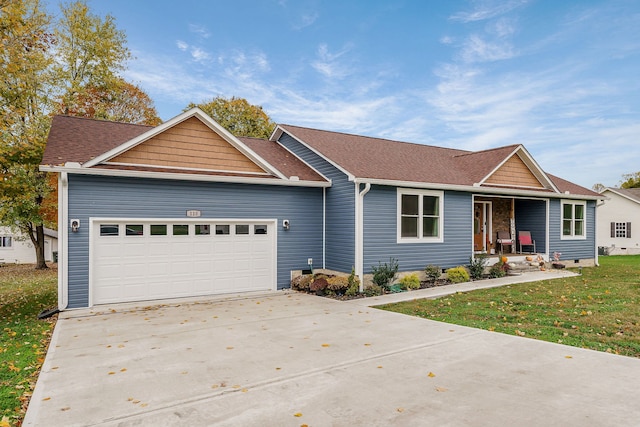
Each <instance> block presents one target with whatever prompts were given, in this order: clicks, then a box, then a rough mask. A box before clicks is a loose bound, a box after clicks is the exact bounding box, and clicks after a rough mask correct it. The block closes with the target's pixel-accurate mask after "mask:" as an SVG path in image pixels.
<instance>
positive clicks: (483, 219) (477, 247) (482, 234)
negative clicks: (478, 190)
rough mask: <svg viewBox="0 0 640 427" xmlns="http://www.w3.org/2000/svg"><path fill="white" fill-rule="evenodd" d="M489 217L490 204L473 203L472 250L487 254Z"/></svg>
mask: <svg viewBox="0 0 640 427" xmlns="http://www.w3.org/2000/svg"><path fill="white" fill-rule="evenodd" d="M490 216H491V202H475V203H474V204H473V250H474V252H487V248H488V247H489V236H490V234H489V233H490V230H489V227H488V219H490Z"/></svg>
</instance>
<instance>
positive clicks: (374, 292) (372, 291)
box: [363, 285, 382, 297]
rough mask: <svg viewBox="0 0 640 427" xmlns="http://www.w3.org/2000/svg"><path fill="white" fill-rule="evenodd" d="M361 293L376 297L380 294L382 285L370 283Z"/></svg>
mask: <svg viewBox="0 0 640 427" xmlns="http://www.w3.org/2000/svg"><path fill="white" fill-rule="evenodd" d="M363 293H364V295H365V296H367V297H377V296H378V295H382V287H380V286H378V285H370V286H367V287H366V288H364V292H363Z"/></svg>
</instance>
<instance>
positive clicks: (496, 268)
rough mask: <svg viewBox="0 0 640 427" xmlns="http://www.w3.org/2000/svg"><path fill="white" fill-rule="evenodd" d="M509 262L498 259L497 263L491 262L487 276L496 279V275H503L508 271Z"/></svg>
mask: <svg viewBox="0 0 640 427" xmlns="http://www.w3.org/2000/svg"><path fill="white" fill-rule="evenodd" d="M510 268H511V267H509V264H507V263H504V262H502V261H500V262H499V263H497V264H493V265H492V266H491V268H490V269H489V277H490V278H492V279H496V278H498V277H504V276H506V275H507V273H508V272H509V269H510Z"/></svg>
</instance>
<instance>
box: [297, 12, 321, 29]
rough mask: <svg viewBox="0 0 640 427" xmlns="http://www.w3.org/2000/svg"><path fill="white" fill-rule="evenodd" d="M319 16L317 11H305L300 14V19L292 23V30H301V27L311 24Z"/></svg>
mask: <svg viewBox="0 0 640 427" xmlns="http://www.w3.org/2000/svg"><path fill="white" fill-rule="evenodd" d="M319 17H320V15H319V14H318V13H317V12H310V13H305V14H302V15H301V16H300V20H299V21H298V22H296V23H295V24H293V25H292V28H293V29H294V30H302V29H303V28H306V27H309V26H311V25H313V24H314V23H315V22H316V20H317V19H318V18H319Z"/></svg>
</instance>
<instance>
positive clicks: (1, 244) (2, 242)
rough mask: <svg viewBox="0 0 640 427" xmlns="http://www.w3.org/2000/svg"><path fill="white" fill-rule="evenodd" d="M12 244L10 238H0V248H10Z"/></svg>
mask: <svg viewBox="0 0 640 427" xmlns="http://www.w3.org/2000/svg"><path fill="white" fill-rule="evenodd" d="M12 244H13V239H12V238H11V236H0V248H10V247H11V245H12Z"/></svg>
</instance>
